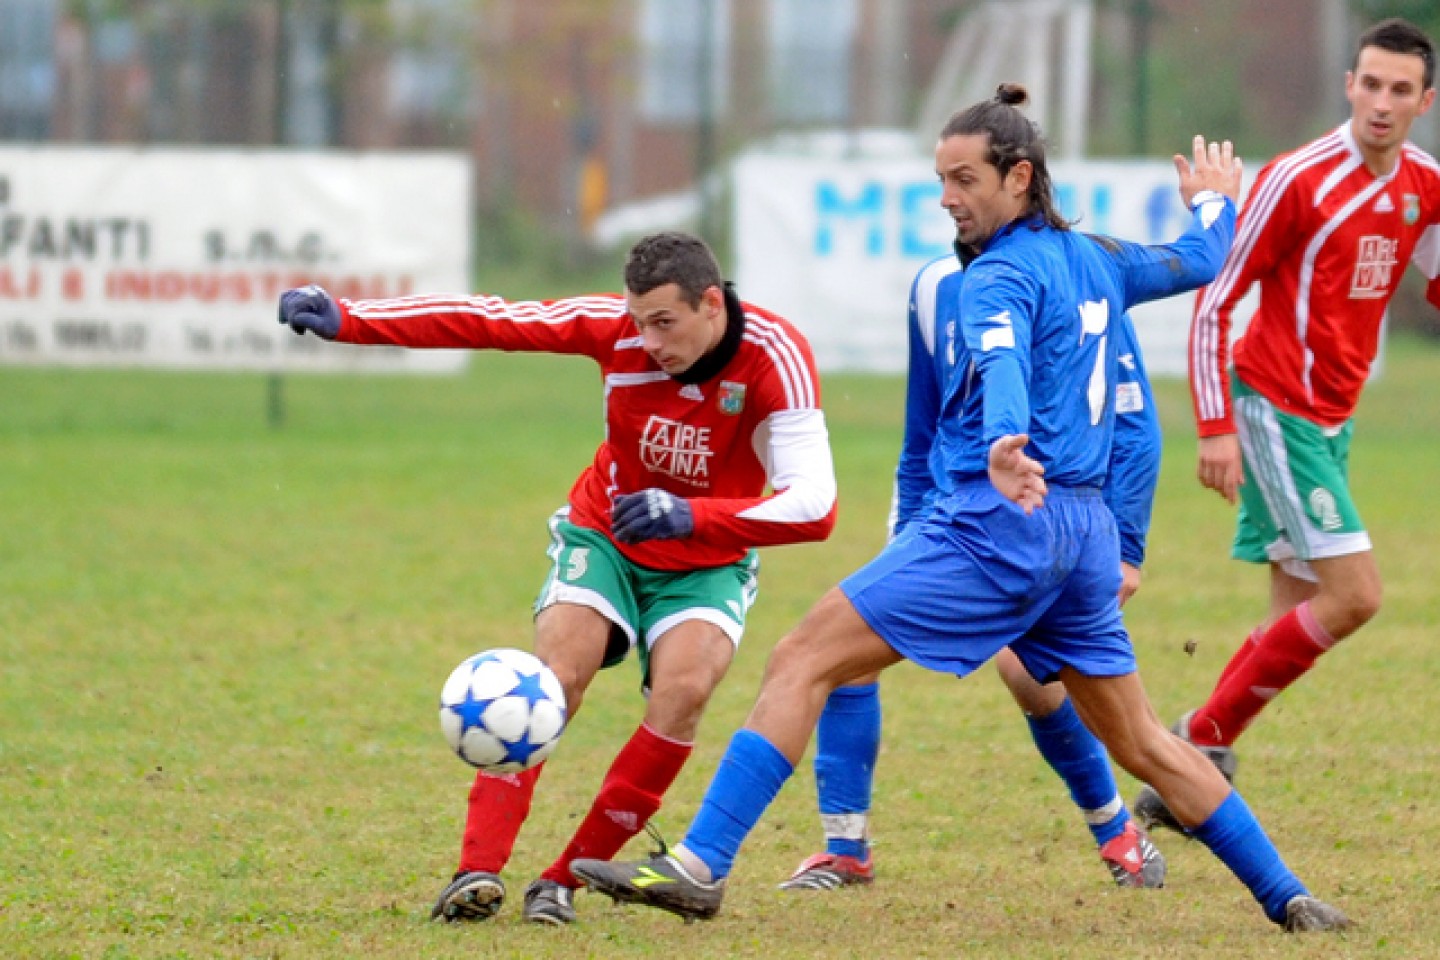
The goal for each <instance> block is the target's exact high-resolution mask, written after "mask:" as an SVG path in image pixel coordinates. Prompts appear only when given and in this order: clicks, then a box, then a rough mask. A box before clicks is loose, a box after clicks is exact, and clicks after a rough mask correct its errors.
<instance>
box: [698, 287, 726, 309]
mask: <svg viewBox="0 0 1440 960" xmlns="http://www.w3.org/2000/svg"><path fill="white" fill-rule="evenodd" d="M700 303H701V304H702V305H703V306H704V307H705V309H706V310H707V311H708V312H709V313H711V314H714V313H717V312H718V313H724V312H725V291H724V290H721V289H720V288H719V287H706V288H705V292H704V293H702V294H701V295H700Z"/></svg>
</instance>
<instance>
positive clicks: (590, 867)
mask: <svg viewBox="0 0 1440 960" xmlns="http://www.w3.org/2000/svg"><path fill="white" fill-rule="evenodd" d="M570 872H571V873H573V874H574V875H575V876H576V877H578V878H579V879H580V880H582V881H584V883H585V885H586V886H587V887H589V888H590V889H591V890H594V891H595V892H597V893H603V894H605V895H606V896H608V897H610V898H611V899H612V900H614V901H615V902H617V903H638V904H640V905H642V906H646V907H655V908H656V909H658V910H666V911H668V912H670V913H673V914H675V915H676V916H677V917H683V918H684V919H685V921H686V922H687V923H688V922H689V921H691V920H709V919H710V918H711V917H713V916H715V914H717V913H719V912H720V901H721V900H723V899H724V898H725V881H724V880H716V881H714V882H713V883H703V882H701V881H699V880H696V879H695V878H694V877H692V876H691V875H690V872H689V871H688V870H686V869H685V868H684V866H682V865H681V863H680V861H679V860H676V859H675V858H674V857H672V856H670V854H668V853H665V852H663V851H662V852H659V853H653V854H651V855H650V858H649V859H648V860H637V861H635V862H633V863H625V862H619V861H613V860H576V861H574V862H573V863H571V864H570Z"/></svg>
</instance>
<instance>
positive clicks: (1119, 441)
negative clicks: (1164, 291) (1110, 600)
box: [892, 254, 1160, 567]
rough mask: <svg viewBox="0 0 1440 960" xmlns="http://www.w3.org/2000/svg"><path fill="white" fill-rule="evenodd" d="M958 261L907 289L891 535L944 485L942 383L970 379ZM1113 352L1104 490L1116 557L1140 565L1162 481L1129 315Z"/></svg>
mask: <svg viewBox="0 0 1440 960" xmlns="http://www.w3.org/2000/svg"><path fill="white" fill-rule="evenodd" d="M962 277H963V272H962V267H961V264H960V260H959V258H958V257H957V256H955V255H954V254H950V255H947V256H944V257H939V258H937V259H936V260H933V261H931V262H930V263H928V264H926V265H925V266H924V267H923V268H921V270H920V272H919V273H918V274H916V276H915V282H914V283H913V284H912V285H911V288H910V308H909V335H910V372H909V379H908V383H907V389H906V401H905V437H904V440H903V441H902V443H901V447H900V462H899V465H898V466H897V467H896V471H895V503H894V513H893V517H892V529H893V532H895V533H899V532H900V531H901V530H902V529H904V527H905V525H906V524H907V523H909V522H910V521H911V520H912V519H914V518H915V517H916V516H918V515H920V514H921V513H923V512H924V510H925V508H926V507H927V506H928V505H929V504H930V502H931V501H932V499H933V498H934V497H935V496H936V495H937V492H938V491H940V490H941V489H942V488H943V485H944V483H945V481H946V478H945V475H944V473H943V463H942V462H941V457H940V451H939V447H938V446H937V445H936V443H935V436H936V432H937V422H938V418H939V416H940V403H941V399H942V397H943V395H944V389H945V384H947V383H948V382H949V381H950V378H951V377H952V376H953V375H954V374H955V372H956V371H957V369H958V370H960V371H961V376H965V377H967V378H973V377H974V367H973V364H972V362H971V358H970V354H969V351H968V349H967V348H966V346H965V344H964V343H963V342H961V341H959V340H958V339H957V336H956V334H957V331H958V328H959V309H960V283H961V280H962ZM1114 336H1115V339H1116V349H1117V354H1118V364H1117V370H1116V379H1115V398H1114V402H1115V438H1114V444H1113V447H1112V450H1111V457H1110V468H1109V472H1108V475H1107V478H1106V482H1105V485H1104V492H1105V502H1106V504H1107V505H1108V506H1109V507H1110V509H1111V511H1112V512H1113V513H1114V514H1115V520H1116V525H1117V526H1118V528H1119V531H1120V558H1121V559H1122V560H1123V561H1124V562H1126V563H1129V564H1132V565H1134V566H1137V567H1138V566H1141V565H1142V564H1143V563H1144V561H1145V538H1146V534H1147V533H1148V532H1149V529H1150V514H1151V508H1152V506H1153V504H1154V499H1155V485H1156V483H1157V482H1158V481H1159V478H1160V418H1159V417H1158V416H1157V414H1156V411H1155V401H1154V396H1153V394H1152V393H1151V391H1150V381H1149V379H1148V378H1147V377H1146V376H1145V364H1144V360H1143V358H1142V357H1141V354H1140V345H1139V343H1138V341H1137V340H1136V338H1135V329H1134V327H1133V325H1132V324H1131V322H1130V316H1129V314H1121V315H1120V319H1119V320H1118V322H1117V323H1116V324H1115V325H1114Z"/></svg>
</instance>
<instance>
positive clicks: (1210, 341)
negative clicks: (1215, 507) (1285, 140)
mask: <svg viewBox="0 0 1440 960" xmlns="http://www.w3.org/2000/svg"><path fill="white" fill-rule="evenodd" d="M1341 129H1344V128H1341ZM1345 149H1346V143H1345V140H1344V139H1343V138H1342V137H1341V130H1340V129H1337V130H1336V131H1335V132H1333V133H1331V134H1329V135H1328V136H1325V137H1321V138H1320V139H1319V140H1316V141H1315V142H1314V143H1312V144H1310V145H1309V146H1307V147H1305V148H1303V149H1301V150H1300V151H1299V152H1297V153H1296V154H1294V155H1293V156H1291V157H1288V158H1287V159H1285V160H1282V161H1281V162H1280V163H1279V164H1277V165H1276V167H1275V169H1274V171H1273V172H1272V173H1271V175H1270V176H1269V177H1268V178H1267V179H1266V181H1265V183H1263V184H1261V186H1260V192H1259V193H1257V194H1256V195H1254V196H1253V197H1251V198H1250V201H1249V202H1248V203H1247V204H1246V206H1245V219H1244V221H1243V222H1242V223H1241V225H1240V231H1239V233H1238V234H1237V235H1236V237H1235V245H1234V246H1233V247H1232V248H1231V250H1230V255H1229V256H1228V257H1226V259H1225V265H1224V266H1223V267H1222V268H1221V269H1220V275H1219V276H1217V277H1216V278H1215V280H1214V282H1213V283H1211V284H1210V285H1209V286H1208V287H1206V288H1205V291H1204V293H1203V294H1202V296H1201V297H1200V304H1199V308H1198V309H1197V311H1196V315H1195V324H1194V326H1195V335H1194V337H1193V338H1192V341H1191V344H1190V368H1191V370H1192V371H1193V376H1192V387H1193V389H1194V391H1195V401H1196V407H1197V408H1198V410H1199V416H1200V419H1201V420H1218V419H1220V418H1221V417H1222V416H1224V415H1225V392H1224V390H1223V389H1221V377H1222V376H1223V375H1224V374H1225V371H1223V370H1221V369H1219V364H1218V363H1217V362H1215V358H1216V357H1218V356H1219V343H1218V341H1219V336H1220V323H1219V319H1218V310H1219V307H1220V304H1221V303H1223V302H1225V300H1227V299H1229V297H1230V296H1231V294H1232V293H1233V291H1234V288H1235V284H1236V282H1237V281H1238V280H1239V277H1240V274H1241V272H1242V271H1243V270H1244V267H1245V263H1246V262H1247V261H1248V260H1249V259H1250V254H1251V253H1252V252H1253V251H1254V248H1255V243H1256V241H1257V240H1258V238H1259V236H1260V233H1261V230H1262V229H1263V227H1264V225H1265V224H1266V223H1267V222H1268V221H1269V219H1270V217H1271V215H1272V214H1274V212H1275V207H1276V206H1277V204H1278V203H1279V201H1280V198H1281V197H1282V196H1284V195H1285V191H1286V190H1287V189H1288V188H1289V186H1290V184H1291V182H1293V181H1294V180H1295V178H1296V177H1298V176H1299V175H1300V174H1301V173H1302V172H1304V171H1305V170H1308V169H1309V168H1310V167H1312V166H1314V165H1315V164H1317V163H1322V162H1324V161H1326V160H1328V159H1330V158H1331V157H1333V156H1334V155H1335V154H1336V153H1337V152H1339V151H1342V150H1345ZM1227 346H1228V345H1227Z"/></svg>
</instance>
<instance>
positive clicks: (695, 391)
mask: <svg viewBox="0 0 1440 960" xmlns="http://www.w3.org/2000/svg"><path fill="white" fill-rule="evenodd" d="M680 396H682V397H684V398H685V399H686V400H704V399H705V394H703V393H701V392H700V388H699V387H697V386H695V384H693V383H687V384H685V386H683V387H681V388H680Z"/></svg>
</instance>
